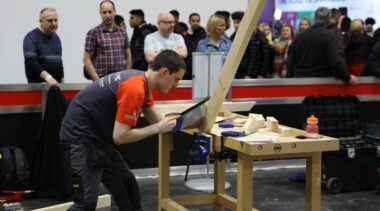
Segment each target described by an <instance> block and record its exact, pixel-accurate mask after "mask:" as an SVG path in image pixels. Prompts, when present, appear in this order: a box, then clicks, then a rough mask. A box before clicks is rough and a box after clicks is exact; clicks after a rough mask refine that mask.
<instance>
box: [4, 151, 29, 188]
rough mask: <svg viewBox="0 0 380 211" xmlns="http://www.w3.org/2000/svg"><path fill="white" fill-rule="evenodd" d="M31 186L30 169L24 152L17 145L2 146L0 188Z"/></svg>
mask: <svg viewBox="0 0 380 211" xmlns="http://www.w3.org/2000/svg"><path fill="white" fill-rule="evenodd" d="M29 188H30V169H29V163H28V160H27V158H26V156H25V154H24V152H23V151H22V150H21V149H20V148H18V147H15V146H3V147H1V148H0V189H2V190H26V189H29Z"/></svg>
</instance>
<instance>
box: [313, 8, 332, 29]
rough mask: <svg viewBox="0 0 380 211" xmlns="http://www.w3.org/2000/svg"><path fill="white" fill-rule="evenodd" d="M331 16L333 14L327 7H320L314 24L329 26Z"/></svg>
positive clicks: (316, 12)
mask: <svg viewBox="0 0 380 211" xmlns="http://www.w3.org/2000/svg"><path fill="white" fill-rule="evenodd" d="M330 16H331V12H330V10H329V9H328V8H327V7H319V8H318V9H317V10H316V11H315V15H314V23H315V24H324V25H327V24H328V23H329V20H330Z"/></svg>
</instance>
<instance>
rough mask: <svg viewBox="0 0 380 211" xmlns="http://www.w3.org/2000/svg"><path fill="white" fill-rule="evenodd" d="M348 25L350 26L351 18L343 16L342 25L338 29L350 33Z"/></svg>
mask: <svg viewBox="0 0 380 211" xmlns="http://www.w3.org/2000/svg"><path fill="white" fill-rule="evenodd" d="M350 25H351V18H349V17H347V16H344V18H343V19H342V23H341V24H340V29H341V30H342V32H345V33H347V32H349V31H350Z"/></svg>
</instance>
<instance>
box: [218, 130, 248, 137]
mask: <svg viewBox="0 0 380 211" xmlns="http://www.w3.org/2000/svg"><path fill="white" fill-rule="evenodd" d="M221 135H222V136H231V137H242V136H246V134H245V132H244V131H223V132H222V133H221Z"/></svg>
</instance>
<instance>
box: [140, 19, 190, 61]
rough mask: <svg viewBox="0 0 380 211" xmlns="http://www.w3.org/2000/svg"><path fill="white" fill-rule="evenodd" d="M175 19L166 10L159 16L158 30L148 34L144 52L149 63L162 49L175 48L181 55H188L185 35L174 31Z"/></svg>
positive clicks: (184, 56)
mask: <svg viewBox="0 0 380 211" xmlns="http://www.w3.org/2000/svg"><path fill="white" fill-rule="evenodd" d="M174 25H175V20H174V17H173V15H172V14H170V13H168V12H165V13H160V15H159V16H158V21H157V26H158V31H156V32H154V33H152V34H149V35H148V36H146V38H145V41H144V54H145V59H146V61H147V62H148V63H151V62H152V61H153V60H154V58H155V57H156V55H157V54H159V53H160V52H161V51H162V50H173V51H175V52H177V53H178V54H179V55H180V56H181V57H183V58H186V57H187V48H186V45H185V41H184V39H183V37H182V36H181V35H179V34H175V33H173V30H174Z"/></svg>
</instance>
